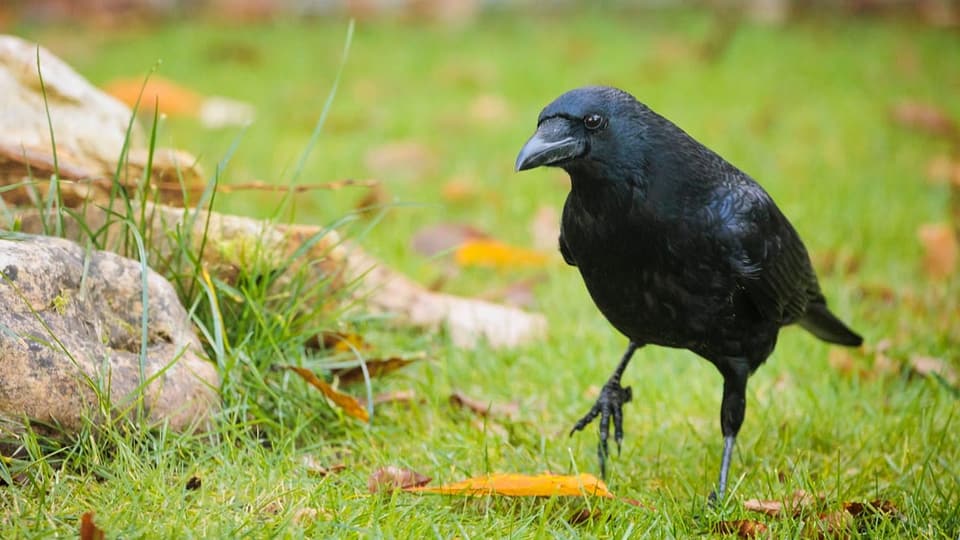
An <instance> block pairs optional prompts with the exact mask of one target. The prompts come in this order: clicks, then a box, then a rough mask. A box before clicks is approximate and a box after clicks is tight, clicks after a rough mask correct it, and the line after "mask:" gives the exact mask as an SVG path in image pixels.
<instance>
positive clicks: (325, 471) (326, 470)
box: [300, 455, 347, 477]
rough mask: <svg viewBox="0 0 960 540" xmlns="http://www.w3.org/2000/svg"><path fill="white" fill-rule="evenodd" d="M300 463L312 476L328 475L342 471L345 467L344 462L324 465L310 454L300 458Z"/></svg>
mask: <svg viewBox="0 0 960 540" xmlns="http://www.w3.org/2000/svg"><path fill="white" fill-rule="evenodd" d="M300 465H301V466H302V467H303V468H304V469H305V470H306V471H307V473H309V474H312V475H314V476H320V477H324V476H329V475H331V474H336V473H338V472H340V471H343V470H345V469H346V468H347V466H346V464H344V463H334V464H333V465H330V466H329V467H327V466H324V465H322V464H321V463H320V461H319V460H317V458H316V457H314V456H311V455H306V456H303V457H301V458H300Z"/></svg>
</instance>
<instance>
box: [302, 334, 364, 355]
mask: <svg viewBox="0 0 960 540" xmlns="http://www.w3.org/2000/svg"><path fill="white" fill-rule="evenodd" d="M305 345H306V347H307V348H308V349H314V350H318V349H322V350H327V351H330V352H334V353H348V352H355V351H369V350H370V349H372V348H373V347H371V346H370V344H369V343H367V342H366V341H365V340H364V339H363V336H361V335H360V334H355V333H353V332H334V331H323V332H320V333H319V334H317V335H314V336H311V337H310V338H309V339H308V340H307V342H306V344H305Z"/></svg>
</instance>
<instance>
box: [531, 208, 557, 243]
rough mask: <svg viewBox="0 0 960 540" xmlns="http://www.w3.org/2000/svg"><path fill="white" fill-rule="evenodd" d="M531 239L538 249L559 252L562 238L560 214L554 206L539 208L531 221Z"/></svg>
mask: <svg viewBox="0 0 960 540" xmlns="http://www.w3.org/2000/svg"><path fill="white" fill-rule="evenodd" d="M530 237H531V241H532V242H533V247H534V248H536V249H539V250H541V251H554V250H557V249H558V248H559V238H560V212H558V211H557V209H556V208H554V207H552V206H541V207H540V208H538V209H537V212H536V213H535V214H533V219H532V220H531V221H530Z"/></svg>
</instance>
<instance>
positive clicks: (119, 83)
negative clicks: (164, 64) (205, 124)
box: [104, 75, 203, 116]
mask: <svg viewBox="0 0 960 540" xmlns="http://www.w3.org/2000/svg"><path fill="white" fill-rule="evenodd" d="M104 90H105V91H106V92H107V93H108V94H110V95H111V96H113V97H115V98H117V99H119V100H120V101H122V102H123V103H125V104H127V105H129V106H131V107H133V106H134V105H135V104H136V103H137V98H138V97H139V98H140V108H141V109H143V110H146V111H151V112H152V111H153V107H154V105H156V106H157V107H158V108H159V110H160V112H161V113H163V114H168V115H170V116H195V115H197V114H198V113H199V112H200V104H201V103H202V102H203V96H201V95H200V94H199V93H197V92H195V91H193V90H191V89H189V88H187V87H185V86H183V85H180V84H178V83H175V82H173V81H170V80H168V79H164V78H162V77H158V76H157V75H153V76H151V77H150V78H149V79H148V80H147V81H146V83H144V81H143V79H140V78H133V79H119V80H115V81H113V82H111V83H108V84H107V85H106V86H104ZM141 92H142V94H141Z"/></svg>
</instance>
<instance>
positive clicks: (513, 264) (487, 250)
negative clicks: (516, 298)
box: [455, 239, 548, 269]
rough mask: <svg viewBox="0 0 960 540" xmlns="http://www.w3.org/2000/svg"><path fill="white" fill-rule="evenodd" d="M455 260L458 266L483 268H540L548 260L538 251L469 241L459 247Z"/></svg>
mask: <svg viewBox="0 0 960 540" xmlns="http://www.w3.org/2000/svg"><path fill="white" fill-rule="evenodd" d="M455 260H456V261H457V264H459V265H460V266H464V267H466V266H480V267H485V268H498V269H513V268H521V267H522V268H542V267H544V266H546V264H547V261H548V258H547V256H546V255H545V254H543V253H540V252H539V251H533V250H530V249H524V248H520V247H515V246H510V245H507V244H504V243H503V242H500V241H498V240H491V239H470V240H467V241H466V242H464V243H463V244H461V245H460V247H458V248H457V251H456V257H455Z"/></svg>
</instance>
